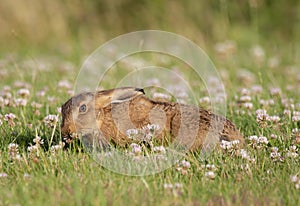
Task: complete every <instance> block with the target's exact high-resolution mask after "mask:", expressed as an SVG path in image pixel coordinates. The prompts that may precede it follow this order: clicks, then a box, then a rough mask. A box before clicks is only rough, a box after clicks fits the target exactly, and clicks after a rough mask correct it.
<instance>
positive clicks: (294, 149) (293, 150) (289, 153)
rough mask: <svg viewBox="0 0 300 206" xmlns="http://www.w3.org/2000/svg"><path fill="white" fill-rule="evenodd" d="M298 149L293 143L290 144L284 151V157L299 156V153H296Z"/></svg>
mask: <svg viewBox="0 0 300 206" xmlns="http://www.w3.org/2000/svg"><path fill="white" fill-rule="evenodd" d="M297 151H298V149H297V147H296V146H295V145H292V146H290V147H289V149H288V150H287V153H286V157H291V158H296V157H298V156H299V154H298V153H297Z"/></svg>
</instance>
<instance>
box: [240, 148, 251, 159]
mask: <svg viewBox="0 0 300 206" xmlns="http://www.w3.org/2000/svg"><path fill="white" fill-rule="evenodd" d="M239 155H240V156H241V157H242V158H243V159H248V158H249V155H248V152H247V151H246V150H245V149H240V150H239Z"/></svg>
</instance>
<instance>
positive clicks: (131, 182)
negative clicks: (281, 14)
mask: <svg viewBox="0 0 300 206" xmlns="http://www.w3.org/2000/svg"><path fill="white" fill-rule="evenodd" d="M233 55H234V56H231V57H228V58H226V59H225V61H224V59H222V58H219V57H218V56H217V55H216V56H215V60H214V61H215V63H216V65H218V66H221V65H222V67H223V68H226V67H231V69H230V70H225V69H223V70H222V71H221V73H223V74H224V73H226V78H225V76H224V84H225V86H226V88H230V89H227V90H226V91H227V93H228V99H227V105H228V107H227V108H228V110H227V117H228V118H229V119H231V120H232V121H233V122H235V124H236V125H237V126H238V128H240V130H241V131H242V133H243V134H244V135H245V137H249V136H250V135H257V136H259V135H263V136H266V137H267V139H268V140H269V143H268V145H264V146H262V148H256V149H253V148H252V147H251V145H250V144H248V145H247V146H246V147H245V149H246V150H247V152H248V154H249V156H250V157H251V158H254V159H255V162H251V161H249V160H247V159H242V158H241V156H238V155H235V154H232V153H228V152H225V151H222V150H218V151H215V152H213V153H212V154H211V155H210V156H208V157H207V158H206V159H202V158H200V156H199V154H187V155H186V157H185V159H186V160H187V161H189V162H190V163H191V167H190V168H189V169H188V170H187V172H185V173H184V174H183V173H182V172H180V171H178V170H177V167H176V166H173V167H171V168H169V169H167V170H165V171H162V172H161V173H158V174H155V175H150V176H141V177H134V176H124V175H121V174H117V173H113V172H111V171H109V170H108V169H106V168H104V167H102V166H101V165H100V164H98V163H97V162H96V161H94V160H93V158H92V157H91V156H90V155H89V154H88V153H87V152H86V151H85V150H84V149H82V147H80V145H78V144H74V145H72V146H71V147H70V148H69V149H68V150H59V151H57V152H56V153H55V154H54V153H52V152H51V151H50V150H49V148H50V146H51V145H50V140H51V136H52V135H54V136H53V141H52V142H51V143H52V145H55V144H58V143H59V142H60V141H61V136H60V131H59V130H60V129H59V124H60V120H59V122H57V127H56V128H55V130H53V128H49V127H47V126H46V125H45V124H44V122H43V119H44V117H45V116H47V115H48V114H57V107H59V106H60V105H61V104H62V103H64V102H65V101H66V100H67V99H68V98H69V96H70V95H68V94H67V91H68V89H64V88H60V87H58V86H57V84H58V81H60V80H62V79H67V80H69V81H70V82H74V81H75V75H76V72H77V71H78V70H76V69H73V70H70V71H65V70H64V69H61V67H60V65H63V64H62V63H64V62H62V61H61V62H60V61H57V62H56V63H55V64H54V65H51V66H50V67H49V70H41V69H39V67H41V66H42V65H39V64H37V65H34V66H32V67H29V66H26V65H25V66H24V64H23V63H22V62H24V59H23V60H22V58H21V59H20V60H13V61H12V62H8V63H7V64H6V65H5V67H3V68H2V70H5V71H7V74H6V75H5V76H4V78H3V81H2V82H1V89H2V90H3V89H4V86H5V85H10V86H11V90H10V93H11V94H12V99H14V98H17V97H18V90H19V86H18V85H16V84H15V81H17V80H18V81H22V82H25V83H27V84H28V85H29V90H30V95H29V96H28V97H27V100H28V103H27V105H26V106H25V107H16V106H15V107H12V106H3V107H1V108H0V113H1V114H2V117H1V120H2V122H3V124H2V125H1V127H0V129H1V130H0V131H1V141H0V148H1V150H0V156H1V160H0V173H2V174H4V173H5V174H7V177H0V184H1V187H0V200H1V201H0V204H1V205H44V204H46V203H47V205H57V204H59V205H127V204H130V205H172V204H175V205H197V204H198V205H203V204H207V205H245V204H247V205H278V204H279V205H298V204H299V201H300V199H299V189H296V187H295V183H293V182H291V179H290V178H291V176H293V175H298V176H299V175H300V174H299V166H300V163H299V156H298V157H296V158H288V157H285V155H286V153H287V149H288V148H289V146H291V145H293V138H294V137H293V136H292V129H293V128H297V127H298V126H299V123H297V122H293V121H292V119H291V117H288V116H285V115H284V114H283V111H284V109H285V107H284V105H283V104H282V102H281V101H282V99H285V98H292V99H293V101H294V105H295V108H294V109H293V108H291V111H298V109H299V105H297V103H298V102H299V98H298V97H297V95H296V94H297V91H295V90H291V91H287V90H286V87H285V86H286V85H287V84H286V83H287V81H286V78H282V76H284V75H285V76H286V75H287V74H285V73H286V72H295V74H294V75H290V76H288V77H287V76H286V77H287V78H288V80H289V81H288V83H289V85H294V86H295V87H296V88H297V76H296V74H297V72H298V71H285V70H282V69H280V68H282V67H285V66H288V64H286V63H281V64H280V66H278V67H277V68H273V70H272V71H274V73H273V74H269V73H268V72H267V71H268V70H260V69H259V68H261V67H265V68H268V65H267V64H265V63H263V64H262V65H255V63H254V62H253V61H254V60H253V59H251V61H247V62H248V63H249V68H251V70H250V69H249V70H250V71H251V72H252V75H253V76H254V77H255V78H254V79H252V80H251V79H250V83H249V82H247V81H244V80H243V79H241V77H239V71H240V66H239V65H243V64H246V63H247V62H245V61H243V58H245V56H247V55H248V53H247V52H242V53H239V54H237V53H235V54H233ZM244 55H245V56H244ZM230 58H238V59H239V60H235V62H232V60H230ZM283 58H284V56H283ZM25 60H26V59H25ZM152 61H153V60H152ZM154 61H155V60H154ZM37 62H38V61H37ZM46 63H47V61H46ZM48 63H49V62H48ZM176 64H178V62H176V61H171V62H169V64H168V65H164V66H169V67H172V66H174V65H176ZM233 65H234V66H233ZM184 71H186V69H184ZM32 74H34V75H32ZM70 74H72V75H70ZM121 74H122V72H121V73H119V74H118V73H114V72H112V74H111V78H113V77H114V76H115V77H116V79H118V78H120V76H118V75H121ZM275 74H280V75H281V76H277V75H275ZM187 76H189V75H187ZM116 81H117V80H116ZM191 81H192V80H191ZM108 82H109V81H108ZM104 84H105V82H104ZM255 84H259V85H262V88H263V91H262V93H260V94H253V93H251V94H250V96H251V98H252V100H251V101H250V102H251V103H253V109H251V110H249V111H248V110H247V109H245V108H243V107H239V106H238V105H239V104H238V98H239V97H240V96H242V94H241V93H240V89H241V88H246V89H249V90H251V87H252V86H253V85H255ZM107 85H108V86H107V87H110V85H109V84H107ZM25 86H26V85H25ZM197 86H198V85H197ZM269 86H271V87H274V86H278V87H280V88H281V90H282V93H281V96H272V95H271V94H270V92H269ZM21 87H24V85H21ZM70 89H71V88H70ZM40 90H44V91H45V93H46V94H45V96H43V97H38V95H37V94H38V92H39V91H40ZM199 95H201V94H199ZM48 97H55V99H54V101H52V102H51V101H49V99H48ZM262 99H264V100H269V99H272V100H273V101H274V105H268V106H264V107H262V106H261V104H260V103H259V101H260V100H262ZM33 101H35V102H39V103H40V104H41V105H42V106H41V108H40V109H39V110H40V115H36V114H35V109H34V108H33V107H32V106H31V103H32V102H33ZM261 108H265V109H266V110H267V112H268V114H269V115H278V116H279V117H280V118H281V120H280V121H279V123H278V124H273V123H270V122H268V123H267V127H266V128H262V127H260V126H259V124H258V122H257V121H256V115H255V111H256V110H257V109H261ZM237 111H245V114H244V115H237ZM7 113H14V114H15V115H16V116H17V118H16V119H15V120H14V122H15V124H16V125H15V126H13V127H12V126H10V125H9V124H8V122H6V121H5V120H4V115H5V114H7ZM29 124H30V125H31V126H29ZM53 132H54V133H53ZM271 134H276V135H277V136H278V138H277V139H272V138H271ZM36 135H38V136H40V137H41V138H42V139H43V140H44V145H43V146H42V147H40V148H39V149H38V152H36V153H30V152H28V151H27V147H28V146H30V145H33V144H34V143H33V139H34V138H35V137H36ZM12 142H14V143H17V144H18V145H19V153H20V158H19V159H18V160H17V159H13V158H12V156H11V155H10V154H9V150H8V145H9V143H12ZM248 143H249V142H248ZM275 146H276V147H278V148H279V152H280V153H281V155H282V156H283V157H284V160H283V161H282V162H280V161H277V162H276V161H273V160H272V158H270V154H271V152H272V147H275ZM297 148H298V149H299V145H298V146H297ZM206 164H214V165H215V166H216V170H215V175H216V176H215V178H214V179H210V178H208V177H206V175H205V172H207V171H208V170H207V169H205V168H204V166H205V165H206ZM246 165H248V167H249V168H248V169H247V170H246V169H242V167H244V168H245V167H246ZM176 183H179V184H180V185H181V186H180V187H179V188H175V186H174V185H175V184H176ZM165 184H173V189H168V188H165Z"/></svg>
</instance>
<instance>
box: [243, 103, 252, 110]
mask: <svg viewBox="0 0 300 206" xmlns="http://www.w3.org/2000/svg"><path fill="white" fill-rule="evenodd" d="M243 107H245V108H246V109H249V110H251V109H253V104H252V103H251V102H245V103H244V104H243Z"/></svg>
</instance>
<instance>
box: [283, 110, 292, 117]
mask: <svg viewBox="0 0 300 206" xmlns="http://www.w3.org/2000/svg"><path fill="white" fill-rule="evenodd" d="M283 114H284V115H286V116H290V115H291V114H292V112H291V110H288V109H285V110H283Z"/></svg>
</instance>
